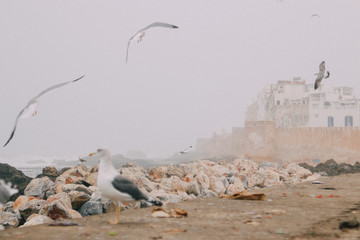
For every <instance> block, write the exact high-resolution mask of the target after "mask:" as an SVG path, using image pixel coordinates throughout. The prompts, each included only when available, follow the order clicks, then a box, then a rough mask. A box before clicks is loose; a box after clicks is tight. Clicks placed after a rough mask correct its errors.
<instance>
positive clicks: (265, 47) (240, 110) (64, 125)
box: [0, 0, 360, 161]
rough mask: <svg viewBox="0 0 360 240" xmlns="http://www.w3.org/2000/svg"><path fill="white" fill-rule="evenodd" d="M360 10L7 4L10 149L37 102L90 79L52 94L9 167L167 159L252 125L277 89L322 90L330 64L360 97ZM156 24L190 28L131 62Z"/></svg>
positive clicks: (296, 5)
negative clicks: (39, 161) (250, 115)
mask: <svg viewBox="0 0 360 240" xmlns="http://www.w3.org/2000/svg"><path fill="white" fill-rule="evenodd" d="M359 12H360V1H359V0H352V1H351V0H283V1H276V0H248V1H245V0H233V1H231V0H227V1H218V0H196V1H193V0H178V1H175V0H174V1H169V0H156V1H153V0H152V1H150V0H141V1H140V0H139V1H136V0H131V1H118V0H113V1H111V0H107V1H100V0H98V1H95V0H72V1H63V0H56V1H55V0H52V1H49V0H42V1H40V0H31V1H28V0H23V1H17V0H1V1H0V66H1V70H0V84H1V87H0V116H1V119H0V122H1V124H0V136H1V138H0V143H1V145H3V144H4V143H5V142H6V140H7V139H8V137H9V136H10V133H11V130H12V128H13V126H14V121H15V118H16V116H17V114H18V113H19V111H20V110H21V109H22V108H23V107H24V106H25V105H26V104H27V102H28V101H29V100H30V99H31V98H32V97H34V96H35V95H37V94H38V93H39V92H41V91H42V90H44V89H45V88H47V87H49V86H51V85H54V84H57V83H61V82H64V81H69V80H72V79H75V78H78V77H80V76H81V75H83V74H86V77H85V78H83V79H82V80H81V81H78V82H76V83H73V84H69V85H66V86H64V87H63V88H60V89H57V90H54V91H52V92H49V93H48V94H46V95H44V96H42V97H41V98H40V103H39V108H38V115H37V116H36V117H34V118H28V119H24V120H21V121H19V124H18V128H17V131H16V133H15V136H14V138H13V139H12V141H11V142H10V143H9V145H7V146H6V147H5V148H1V149H0V161H1V159H7V158H11V157H16V156H57V157H61V156H64V157H67V156H81V155H84V154H87V153H89V152H92V151H94V150H96V149H97V148H98V147H100V146H108V147H109V148H110V149H111V150H112V152H113V154H116V153H125V152H126V151H128V150H140V151H144V152H145V153H146V154H147V155H148V156H149V157H166V156H169V155H172V154H173V153H174V152H176V151H180V150H183V149H185V148H186V147H187V146H189V145H195V144H196V140H197V139H198V138H200V137H210V136H211V135H212V133H213V132H220V131H221V130H222V129H225V130H226V131H231V128H232V127H233V126H243V124H244V111H245V109H246V107H247V106H248V105H249V104H250V103H251V102H252V100H253V99H254V98H255V97H256V96H257V94H258V93H259V92H260V91H261V89H262V88H263V87H264V86H265V84H267V83H275V82H276V81H278V80H291V79H292V78H293V77H297V76H301V77H303V78H305V79H306V80H307V82H311V83H312V82H313V81H314V79H315V76H314V75H313V74H314V73H315V72H317V71H318V66H319V64H320V62H321V61H322V60H325V61H326V66H327V69H328V70H329V71H330V72H331V77H330V78H329V79H327V80H324V81H323V84H328V85H333V86H352V87H354V88H355V90H356V91H355V92H356V95H357V96H358V97H360V91H359V90H360V30H359V23H360V14H359ZM312 14H318V15H319V16H320V17H318V18H317V17H313V18H312V17H311V15H312ZM155 21H162V22H167V23H171V24H174V25H177V26H179V29H163V28H161V29H160V28H157V29H150V30H149V31H148V32H147V34H146V36H145V37H144V39H143V41H142V42H141V43H139V44H137V43H133V44H132V45H131V47H130V53H129V62H128V63H127V64H125V54H126V46H127V41H128V40H129V38H130V37H131V36H132V35H133V34H134V33H136V32H137V31H138V30H139V29H141V28H143V27H145V26H147V25H149V24H150V23H153V22H155Z"/></svg>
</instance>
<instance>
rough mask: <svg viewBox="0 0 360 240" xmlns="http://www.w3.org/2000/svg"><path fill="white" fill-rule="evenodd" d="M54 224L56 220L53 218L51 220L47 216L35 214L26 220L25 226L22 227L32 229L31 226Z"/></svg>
mask: <svg viewBox="0 0 360 240" xmlns="http://www.w3.org/2000/svg"><path fill="white" fill-rule="evenodd" d="M53 222H54V220H52V219H51V218H49V217H47V216H44V215H39V214H33V215H31V216H30V217H29V218H28V219H27V220H26V222H25V224H24V225H22V226H21V227H30V226H35V225H41V224H50V223H53Z"/></svg>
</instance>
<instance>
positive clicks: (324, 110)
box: [246, 78, 360, 127]
mask: <svg viewBox="0 0 360 240" xmlns="http://www.w3.org/2000/svg"><path fill="white" fill-rule="evenodd" d="M246 120H247V121H275V122H276V125H277V126H278V127H344V126H356V127H359V126H360V99H357V98H355V96H354V89H353V88H351V87H329V86H327V85H326V84H325V85H324V84H322V85H321V86H320V87H319V88H318V89H317V90H314V84H306V81H305V80H303V79H301V78H294V79H293V80H292V81H278V82H277V83H276V84H271V85H268V86H266V87H265V88H264V89H263V90H262V91H261V92H260V93H259V95H258V97H257V99H256V100H255V101H254V102H253V103H252V104H251V105H250V106H249V107H248V109H247V111H246Z"/></svg>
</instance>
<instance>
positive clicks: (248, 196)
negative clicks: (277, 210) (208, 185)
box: [220, 190, 266, 200]
mask: <svg viewBox="0 0 360 240" xmlns="http://www.w3.org/2000/svg"><path fill="white" fill-rule="evenodd" d="M265 197H266V195H265V194H264V193H249V192H248V191H247V190H245V191H242V192H238V193H235V194H233V195H220V198H226V199H240V200H265Z"/></svg>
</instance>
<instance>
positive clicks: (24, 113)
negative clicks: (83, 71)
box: [4, 75, 85, 147]
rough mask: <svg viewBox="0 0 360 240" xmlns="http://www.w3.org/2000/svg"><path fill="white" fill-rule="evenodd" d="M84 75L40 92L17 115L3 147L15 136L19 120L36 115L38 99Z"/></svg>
mask: <svg viewBox="0 0 360 240" xmlns="http://www.w3.org/2000/svg"><path fill="white" fill-rule="evenodd" d="M84 76H85V75H83V76H81V77H79V78H77V79H75V80H72V81H68V82H63V83H59V84H56V85H54V86H51V87H49V88H47V89H45V90H44V91H42V92H41V93H39V94H38V95H37V96H36V97H34V98H32V99H31V100H30V101H29V102H28V104H27V105H26V106H25V107H24V108H23V109H22V110H21V111H20V113H19V115H18V116H17V117H16V120H15V125H14V128H13V130H12V132H11V135H10V138H9V139H8V140H7V142H6V143H5V145H4V147H5V146H6V145H7V144H8V143H9V142H10V140H11V139H12V138H13V137H14V134H15V130H16V126H17V123H18V121H19V119H23V118H28V117H30V116H35V115H36V114H37V106H38V104H39V102H38V99H39V98H40V97H41V96H42V95H44V94H45V93H47V92H49V91H51V90H54V89H56V88H59V87H62V86H64V85H66V84H69V83H73V82H76V81H79V80H80V79H82V78H83V77H84Z"/></svg>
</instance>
